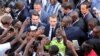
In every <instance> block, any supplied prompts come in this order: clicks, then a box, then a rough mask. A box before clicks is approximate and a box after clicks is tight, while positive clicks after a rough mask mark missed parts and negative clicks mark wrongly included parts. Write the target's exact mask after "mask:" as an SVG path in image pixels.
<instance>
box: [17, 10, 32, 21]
mask: <svg viewBox="0 0 100 56" xmlns="http://www.w3.org/2000/svg"><path fill="white" fill-rule="evenodd" d="M27 17H30V15H29V11H28V9H27V8H24V9H23V10H22V11H21V13H20V14H19V15H18V18H17V19H18V20H20V21H21V22H24V21H25V19H26V18H27Z"/></svg>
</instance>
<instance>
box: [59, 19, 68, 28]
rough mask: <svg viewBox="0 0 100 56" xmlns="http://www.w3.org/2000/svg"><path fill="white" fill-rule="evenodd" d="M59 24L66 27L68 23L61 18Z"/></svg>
mask: <svg viewBox="0 0 100 56" xmlns="http://www.w3.org/2000/svg"><path fill="white" fill-rule="evenodd" d="M61 24H62V27H66V26H67V25H68V22H67V21H66V20H65V19H63V20H62V22H61Z"/></svg>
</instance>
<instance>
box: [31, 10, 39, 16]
mask: <svg viewBox="0 0 100 56" xmlns="http://www.w3.org/2000/svg"><path fill="white" fill-rule="evenodd" d="M32 15H34V16H40V15H39V13H38V12H37V11H33V12H32Z"/></svg>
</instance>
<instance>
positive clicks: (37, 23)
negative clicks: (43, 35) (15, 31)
mask: <svg viewBox="0 0 100 56" xmlns="http://www.w3.org/2000/svg"><path fill="white" fill-rule="evenodd" d="M31 17H32V18H31V19H29V20H30V23H29V25H28V26H26V28H25V31H29V30H30V29H31V27H33V26H36V27H37V28H39V27H41V26H43V27H45V26H46V24H43V23H41V22H40V17H39V14H38V12H36V11H34V12H33V13H32V16H31Z"/></svg>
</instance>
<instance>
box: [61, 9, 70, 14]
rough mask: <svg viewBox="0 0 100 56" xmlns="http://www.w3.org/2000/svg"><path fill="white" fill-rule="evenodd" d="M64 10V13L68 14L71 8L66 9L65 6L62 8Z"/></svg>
mask: <svg viewBox="0 0 100 56" xmlns="http://www.w3.org/2000/svg"><path fill="white" fill-rule="evenodd" d="M62 11H63V13H64V14H67V13H68V12H69V11H70V9H64V8H62Z"/></svg>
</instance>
